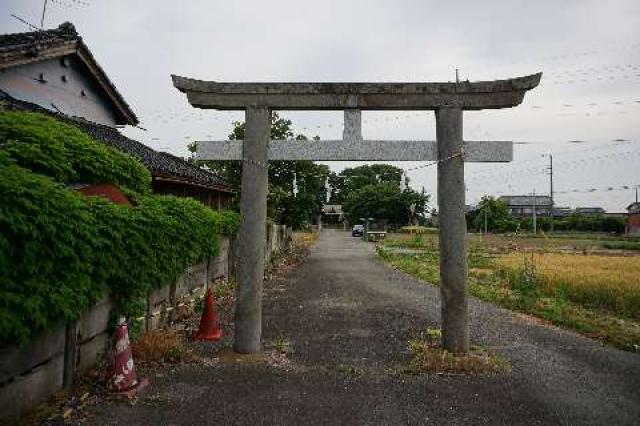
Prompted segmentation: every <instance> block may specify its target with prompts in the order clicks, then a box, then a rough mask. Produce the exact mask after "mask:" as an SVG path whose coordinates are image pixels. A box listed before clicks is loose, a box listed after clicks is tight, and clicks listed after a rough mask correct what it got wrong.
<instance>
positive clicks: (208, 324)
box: [193, 288, 222, 341]
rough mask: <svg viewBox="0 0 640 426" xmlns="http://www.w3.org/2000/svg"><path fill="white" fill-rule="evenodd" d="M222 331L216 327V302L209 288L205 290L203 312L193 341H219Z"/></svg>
mask: <svg viewBox="0 0 640 426" xmlns="http://www.w3.org/2000/svg"><path fill="white" fill-rule="evenodd" d="M221 337H222V330H221V329H220V326H219V325H218V314H217V313H216V300H215V296H214V295H213V291H211V288H209V289H208V290H207V295H206V296H205V299H204V312H203V313H202V316H201V317H200V327H199V328H198V332H197V333H195V334H194V335H193V340H210V341H215V340H220V338H221Z"/></svg>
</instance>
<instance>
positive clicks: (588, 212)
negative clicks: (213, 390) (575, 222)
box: [575, 207, 605, 216]
mask: <svg viewBox="0 0 640 426" xmlns="http://www.w3.org/2000/svg"><path fill="white" fill-rule="evenodd" d="M604 213H605V209H603V208H602V207H576V209H575V214H576V215H578V216H598V215H602V214H604Z"/></svg>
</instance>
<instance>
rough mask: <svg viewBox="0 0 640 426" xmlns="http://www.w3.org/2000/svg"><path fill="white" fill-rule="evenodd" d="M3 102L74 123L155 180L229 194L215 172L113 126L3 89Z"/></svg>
mask: <svg viewBox="0 0 640 426" xmlns="http://www.w3.org/2000/svg"><path fill="white" fill-rule="evenodd" d="M0 103H2V104H4V107H5V108H7V109H10V110H17V111H31V112H39V113H42V114H46V115H48V116H50V117H53V118H56V119H58V120H61V121H64V122H66V123H68V124H72V125H74V126H76V127H78V128H80V129H81V130H82V131H84V132H85V133H87V134H88V135H89V136H91V137H93V138H94V139H96V140H98V141H99V142H102V143H104V144H105V145H109V146H111V147H113V148H116V149H118V150H120V151H122V152H126V153H127V154H130V155H132V156H133V157H135V158H137V159H138V160H140V161H141V162H142V163H143V164H144V165H145V166H147V168H148V169H149V170H150V171H151V174H152V175H153V176H154V177H162V178H169V179H174V180H178V181H182V182H185V183H188V184H195V185H203V186H207V187H215V188H218V189H221V190H225V191H230V188H229V186H228V184H227V183H226V182H225V181H224V180H223V179H222V178H221V177H219V176H218V175H216V174H215V173H212V172H210V171H207V170H204V169H201V168H200V167H198V166H196V165H195V164H192V163H190V162H188V161H186V160H184V159H182V158H179V157H176V156H174V155H171V154H168V153H165V152H158V151H155V150H154V149H152V148H150V147H148V146H146V145H145V144H143V143H141V142H138V141H136V140H133V139H129V138H127V137H126V136H124V135H122V134H121V133H120V132H118V130H117V129H115V128H113V127H109V126H105V125H102V124H96V123H92V122H89V121H86V120H83V119H78V118H72V117H68V116H66V115H62V114H59V113H56V112H53V111H49V110H47V109H45V108H42V107H40V106H39V105H35V104H32V103H30V102H25V101H21V100H18V99H15V98H13V97H11V96H9V95H8V94H7V93H5V92H3V91H1V90H0Z"/></svg>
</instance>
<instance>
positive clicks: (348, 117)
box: [172, 73, 542, 353]
mask: <svg viewBox="0 0 640 426" xmlns="http://www.w3.org/2000/svg"><path fill="white" fill-rule="evenodd" d="M541 76H542V73H538V74H533V75H529V76H525V77H520V78H514V79H508V80H496V81H485V82H468V81H467V82H456V83H218V82H213V81H200V80H194V79H190V78H185V77H179V76H175V75H174V76H172V78H173V84H174V86H175V87H176V88H177V89H178V90H180V91H181V92H183V93H186V94H187V99H188V101H189V103H190V104H191V105H192V106H194V107H196V108H205V109H219V110H244V111H245V119H246V120H245V123H246V129H245V139H244V141H210V142H198V143H197V145H196V147H197V157H198V159H203V160H241V161H242V162H243V167H242V193H241V199H240V213H241V225H240V235H239V245H238V255H239V256H238V262H239V264H238V268H237V271H238V275H237V288H236V294H237V301H236V312H235V342H234V349H235V351H237V352H240V353H255V352H259V351H260V350H261V334H262V283H263V279H264V239H265V233H266V211H267V185H268V182H267V179H268V162H269V160H303V159H304V160H316V161H322V160H324V161H333V160H382V161H438V207H439V211H440V236H439V238H440V277H441V290H440V291H441V296H442V311H441V315H442V331H443V344H444V347H445V349H447V350H449V351H451V352H455V353H466V352H467V351H468V350H469V324H468V312H467V311H468V284H467V253H466V242H465V236H466V222H465V211H464V205H465V187H464V161H476V162H506V161H511V160H512V157H513V147H512V143H511V142H508V141H492V142H491V141H464V142H463V139H462V111H463V110H481V109H496V108H510V107H514V106H517V105H519V104H520V103H521V102H522V100H523V99H524V95H525V93H526V92H527V91H528V90H530V89H533V88H535V87H536V86H537V85H538V83H539V82H540V78H541ZM273 110H344V111H345V130H344V140H319V141H315V140H311V141H304V142H301V141H271V140H270V128H271V111H273ZM361 110H433V111H435V116H436V141H381V140H373V141H369V140H363V139H362V133H361V130H360V117H361V115H360V111H361Z"/></svg>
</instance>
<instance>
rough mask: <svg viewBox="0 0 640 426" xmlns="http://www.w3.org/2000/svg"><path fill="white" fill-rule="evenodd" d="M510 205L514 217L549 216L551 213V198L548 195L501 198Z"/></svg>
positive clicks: (507, 196) (506, 196)
mask: <svg viewBox="0 0 640 426" xmlns="http://www.w3.org/2000/svg"><path fill="white" fill-rule="evenodd" d="M499 199H500V200H502V201H504V202H505V203H507V204H508V205H509V210H510V212H511V215H512V216H515V217H530V216H533V212H534V209H535V213H536V215H537V216H549V213H550V211H551V206H552V201H551V197H549V196H547V195H535V196H534V195H505V196H502V197H500V198H499Z"/></svg>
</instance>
